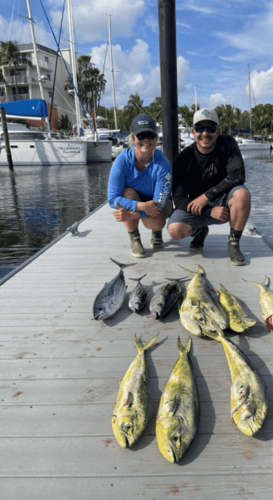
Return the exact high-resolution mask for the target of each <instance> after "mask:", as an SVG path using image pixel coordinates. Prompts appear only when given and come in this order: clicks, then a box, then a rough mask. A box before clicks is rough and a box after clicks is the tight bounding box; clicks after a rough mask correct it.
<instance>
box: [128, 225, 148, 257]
mask: <svg viewBox="0 0 273 500" xmlns="http://www.w3.org/2000/svg"><path fill="white" fill-rule="evenodd" d="M129 235H130V239H131V255H132V256H133V257H137V258H141V257H145V250H144V248H143V245H142V243H141V239H140V234H139V231H138V229H135V231H134V232H133V233H129Z"/></svg>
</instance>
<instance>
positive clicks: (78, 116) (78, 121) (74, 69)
mask: <svg viewBox="0 0 273 500" xmlns="http://www.w3.org/2000/svg"><path fill="white" fill-rule="evenodd" d="M67 9H68V25H69V39H70V40H69V41H70V52H71V63H72V76H73V83H74V87H75V89H76V91H77V92H74V99H75V111H76V124H77V133H78V135H80V128H81V114H80V104H79V99H78V96H77V93H78V82H77V65H76V55H75V50H74V47H75V45H74V29H73V18H72V5H71V0H68V2H67Z"/></svg>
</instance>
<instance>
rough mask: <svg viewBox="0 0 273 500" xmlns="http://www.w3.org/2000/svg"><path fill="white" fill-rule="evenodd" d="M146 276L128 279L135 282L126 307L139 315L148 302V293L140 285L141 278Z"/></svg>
mask: <svg viewBox="0 0 273 500" xmlns="http://www.w3.org/2000/svg"><path fill="white" fill-rule="evenodd" d="M145 276H146V274H144V275H143V276H141V278H129V279H130V280H134V281H137V285H136V287H135V288H134V289H133V290H132V291H131V293H130V295H129V301H128V307H129V309H130V310H131V311H133V312H136V313H139V312H140V311H142V309H144V307H145V305H146V302H147V300H148V292H147V290H146V288H145V287H144V286H143V285H142V284H141V283H140V281H141V280H142V278H144V277H145Z"/></svg>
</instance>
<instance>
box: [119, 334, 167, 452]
mask: <svg viewBox="0 0 273 500" xmlns="http://www.w3.org/2000/svg"><path fill="white" fill-rule="evenodd" d="M158 335H159V334H157V335H155V337H154V338H153V339H152V340H151V341H150V342H148V344H146V345H144V346H143V345H142V344H141V343H140V342H139V340H138V339H137V336H136V335H135V337H134V339H135V346H136V348H137V355H136V357H135V359H134V360H133V361H132V363H131V365H130V366H129V368H128V370H127V372H126V373H125V375H124V376H123V378H122V380H121V381H120V386H119V392H118V396H117V400H116V404H115V407H114V414H113V416H112V428H113V432H114V435H115V438H116V440H117V442H118V443H119V445H120V446H121V447H122V448H127V447H129V448H130V447H131V446H132V445H133V444H134V443H135V442H136V441H137V440H138V439H139V438H140V436H141V434H142V433H143V431H144V429H145V427H146V425H147V424H148V422H149V419H150V417H151V412H152V401H151V397H150V391H149V387H148V370H147V365H146V361H145V351H147V350H148V349H149V348H150V347H152V345H153V344H154V342H155V340H156V339H157V337H158Z"/></svg>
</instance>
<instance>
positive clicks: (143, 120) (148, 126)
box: [131, 113, 157, 135]
mask: <svg viewBox="0 0 273 500" xmlns="http://www.w3.org/2000/svg"><path fill="white" fill-rule="evenodd" d="M131 132H132V134H134V135H137V134H140V132H153V133H154V134H157V131H156V124H155V122H154V120H153V119H152V117H151V116H149V115H146V114H145V113H141V114H140V115H137V116H136V117H135V118H134V119H133V121H132V123H131Z"/></svg>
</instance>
